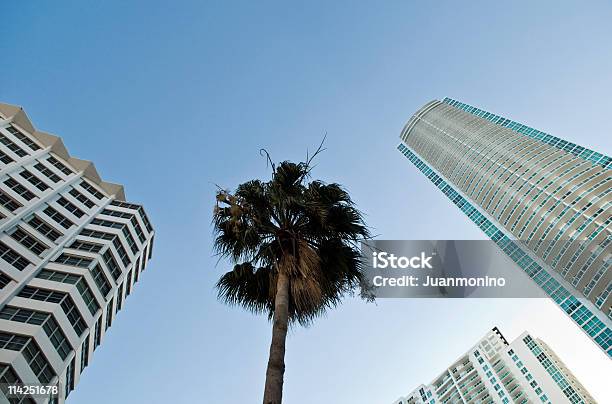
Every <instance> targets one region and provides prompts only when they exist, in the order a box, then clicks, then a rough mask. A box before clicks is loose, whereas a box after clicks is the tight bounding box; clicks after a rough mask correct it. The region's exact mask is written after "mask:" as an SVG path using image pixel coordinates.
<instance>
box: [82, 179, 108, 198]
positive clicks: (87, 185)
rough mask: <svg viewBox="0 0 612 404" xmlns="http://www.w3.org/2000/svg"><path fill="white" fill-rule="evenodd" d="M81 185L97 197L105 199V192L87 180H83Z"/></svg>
mask: <svg viewBox="0 0 612 404" xmlns="http://www.w3.org/2000/svg"><path fill="white" fill-rule="evenodd" d="M81 187H83V188H84V189H85V190H86V191H87V192H89V193H90V194H92V195H93V196H94V197H96V199H104V194H103V193H102V192H100V191H98V190H97V189H95V188H94V187H93V185H91V184H89V183H88V182H86V181H82V182H81Z"/></svg>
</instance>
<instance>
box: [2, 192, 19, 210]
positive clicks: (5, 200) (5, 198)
mask: <svg viewBox="0 0 612 404" xmlns="http://www.w3.org/2000/svg"><path fill="white" fill-rule="evenodd" d="M0 205H2V206H4V207H5V208H6V209H7V210H9V211H11V212H13V213H15V211H16V210H17V209H19V208H21V207H22V206H23V205H22V204H20V203H19V202H17V201H16V200H14V199H13V198H11V197H10V196H9V195H8V194H7V193H6V192H4V191H2V190H0Z"/></svg>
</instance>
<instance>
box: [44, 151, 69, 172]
mask: <svg viewBox="0 0 612 404" xmlns="http://www.w3.org/2000/svg"><path fill="white" fill-rule="evenodd" d="M47 161H48V162H49V163H51V165H53V166H54V167H55V168H57V169H58V170H60V171H61V172H62V173H64V174H66V175H70V174H72V170H71V169H69V168H68V167H66V166H65V165H64V164H62V163H61V162H60V161H59V160H58V159H56V158H55V157H53V156H49V158H48V159H47Z"/></svg>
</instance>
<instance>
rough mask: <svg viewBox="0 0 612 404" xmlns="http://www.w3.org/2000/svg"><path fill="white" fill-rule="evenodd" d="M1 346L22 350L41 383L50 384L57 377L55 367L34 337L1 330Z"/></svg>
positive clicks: (12, 349)
mask: <svg viewBox="0 0 612 404" xmlns="http://www.w3.org/2000/svg"><path fill="white" fill-rule="evenodd" d="M0 348H2V349H9V350H11V351H17V352H21V353H22V355H23V357H24V359H25V360H26V362H27V363H28V365H29V366H30V369H31V370H32V372H33V373H34V374H35V375H36V377H38V380H39V381H40V382H41V383H44V384H49V383H51V380H53V378H54V377H55V373H53V368H52V367H51V365H50V364H49V362H48V361H47V358H45V356H44V355H43V353H42V351H41V350H40V348H39V347H38V344H36V342H35V341H34V339H33V338H32V337H25V336H22V335H16V334H9V333H4V332H0Z"/></svg>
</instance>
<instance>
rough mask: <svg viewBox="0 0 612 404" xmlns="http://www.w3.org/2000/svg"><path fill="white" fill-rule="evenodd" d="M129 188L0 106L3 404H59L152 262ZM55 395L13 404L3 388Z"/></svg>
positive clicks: (150, 234)
mask: <svg viewBox="0 0 612 404" xmlns="http://www.w3.org/2000/svg"><path fill="white" fill-rule="evenodd" d="M153 238H154V231H153V228H152V226H151V224H150V222H149V219H148V218H147V215H146V213H145V212H144V210H143V208H142V206H140V205H135V204H132V203H128V202H126V201H125V195H124V191H123V187H122V186H121V185H117V184H111V183H108V182H104V181H102V180H101V179H100V177H99V175H98V174H97V172H96V169H95V167H94V165H93V163H91V162H89V161H84V160H80V159H77V158H74V157H71V156H70V155H69V154H68V151H67V150H66V148H65V147H64V145H63V143H62V140H61V139H60V138H58V137H56V136H53V135H50V134H48V133H44V132H40V131H38V130H36V129H35V128H34V127H33V126H32V124H31V122H30V120H29V119H28V117H27V116H26V114H25V112H24V111H23V110H22V109H21V108H19V107H15V106H12V105H6V104H0V386H2V389H3V390H4V393H5V394H3V393H2V392H0V403H8V402H10V403H63V402H64V401H65V399H66V397H67V396H68V395H69V393H70V391H71V390H72V389H74V386H75V385H76V384H77V383H78V381H79V379H80V377H81V374H82V372H83V370H84V369H85V367H87V365H88V364H89V362H90V360H91V358H92V356H93V353H94V351H95V350H96V347H98V345H99V344H100V343H101V341H102V340H103V339H104V335H105V333H106V331H107V330H108V328H109V327H110V326H111V324H112V323H113V321H114V319H115V316H116V315H117V312H118V311H119V310H121V308H122V307H123V305H124V301H125V299H126V298H127V297H128V296H129V295H130V293H131V292H132V290H133V288H134V284H135V283H136V282H138V280H139V277H140V275H141V272H142V271H143V270H144V269H145V267H146V265H147V262H148V260H149V259H150V258H151V254H152V247H153ZM15 383H23V384H27V385H58V386H59V387H58V390H59V394H58V396H57V397H50V396H49V395H44V394H35V395H25V396H21V397H17V398H14V397H11V396H10V393H12V392H11V391H8V390H7V384H15Z"/></svg>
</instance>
